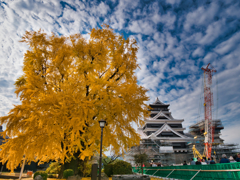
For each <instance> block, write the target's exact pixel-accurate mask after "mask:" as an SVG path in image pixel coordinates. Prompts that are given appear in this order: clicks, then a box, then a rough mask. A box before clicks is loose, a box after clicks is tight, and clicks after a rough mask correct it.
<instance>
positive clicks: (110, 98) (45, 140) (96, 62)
mask: <svg viewBox="0 0 240 180" xmlns="http://www.w3.org/2000/svg"><path fill="white" fill-rule="evenodd" d="M22 42H24V43H27V44H28V46H29V50H27V51H26V53H25V55H24V64H23V75H22V76H21V77H19V78H18V79H17V80H16V82H15V86H16V91H15V93H16V94H17V96H18V97H19V98H20V101H21V104H20V105H15V106H14V108H13V109H11V110H10V112H9V113H8V115H7V116H4V117H1V118H0V122H1V124H6V130H5V131H4V132H3V133H2V134H3V136H6V135H7V136H9V139H7V141H6V142H5V143H4V144H3V145H1V147H0V149H1V151H0V158H1V162H2V163H6V162H7V167H8V168H9V169H14V168H16V167H17V166H18V165H19V164H21V161H22V159H23V156H25V158H26V161H28V162H30V161H38V162H40V163H41V162H47V161H50V160H55V161H57V162H60V163H62V164H64V163H67V162H70V161H71V160H72V159H73V158H78V159H80V160H84V159H86V158H89V157H91V156H93V155H94V154H95V153H96V152H99V141H100V133H101V129H100V127H99V123H98V121H99V120H101V119H104V120H106V122H107V126H106V127H105V128H104V141H103V146H104V147H109V146H111V147H112V149H113V150H114V152H116V153H118V152H122V151H124V150H126V149H127V148H128V147H131V146H134V145H136V144H138V143H139V140H140V137H139V135H138V134H137V133H136V131H135V129H134V128H133V127H132V125H131V123H132V122H135V123H136V124H137V125H142V124H143V120H142V119H143V117H144V116H146V115H147V105H146V104H145V103H144V102H145V101H147V100H148V97H147V96H146V91H147V90H146V89H145V88H144V87H142V86H140V85H138V84H137V78H136V76H135V74H134V73H135V70H136V69H137V68H138V64H137V56H136V54H137V51H138V47H137V42H136V40H134V39H129V38H128V39H124V37H123V36H121V35H118V34H116V33H114V31H113V29H111V28H110V27H109V26H108V25H104V26H103V27H102V28H97V29H92V30H91V33H90V39H88V40H86V39H85V38H83V36H82V35H81V34H74V35H71V36H58V35H56V34H52V35H47V34H46V33H44V32H43V31H42V30H39V31H26V33H25V35H24V36H23V37H22Z"/></svg>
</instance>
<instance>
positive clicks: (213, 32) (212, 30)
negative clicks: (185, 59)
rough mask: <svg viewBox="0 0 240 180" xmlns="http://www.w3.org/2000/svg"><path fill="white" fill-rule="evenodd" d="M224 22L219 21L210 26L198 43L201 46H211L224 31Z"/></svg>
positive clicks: (222, 20) (223, 20)
mask: <svg viewBox="0 0 240 180" xmlns="http://www.w3.org/2000/svg"><path fill="white" fill-rule="evenodd" d="M226 29H227V28H226V20H225V19H221V20H219V21H216V22H214V23H212V24H210V25H209V26H208V28H207V30H206V35H205V36H204V37H203V38H202V39H201V40H200V41H199V43H200V44H202V45H209V44H211V43H212V42H213V41H214V40H215V39H216V38H218V37H219V36H220V35H221V34H223V33H224V32H225V31H226Z"/></svg>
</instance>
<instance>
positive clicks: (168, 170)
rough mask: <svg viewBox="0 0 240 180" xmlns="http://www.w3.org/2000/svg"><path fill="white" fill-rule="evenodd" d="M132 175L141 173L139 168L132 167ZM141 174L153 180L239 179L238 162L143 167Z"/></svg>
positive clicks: (239, 164)
mask: <svg viewBox="0 0 240 180" xmlns="http://www.w3.org/2000/svg"><path fill="white" fill-rule="evenodd" d="M133 172H134V173H141V168H140V167H136V168H135V167H133ZM143 173H144V174H146V175H149V176H151V177H155V178H158V177H159V178H160V177H161V178H173V179H184V180H193V179H194V180H203V179H204V180H210V179H211V180H212V179H224V180H226V179H227V180H232V179H240V162H236V163H225V164H210V165H185V166H166V167H144V168H143Z"/></svg>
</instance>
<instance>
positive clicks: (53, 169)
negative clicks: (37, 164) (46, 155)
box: [46, 162, 61, 174]
mask: <svg viewBox="0 0 240 180" xmlns="http://www.w3.org/2000/svg"><path fill="white" fill-rule="evenodd" d="M60 169H61V165H60V164H59V163H58V162H51V164H50V165H49V167H48V168H47V169H46V172H47V173H48V174H58V173H59V172H60Z"/></svg>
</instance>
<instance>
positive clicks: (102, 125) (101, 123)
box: [98, 119, 106, 180]
mask: <svg viewBox="0 0 240 180" xmlns="http://www.w3.org/2000/svg"><path fill="white" fill-rule="evenodd" d="M98 122H99V126H100V128H101V144H100V158H99V178H98V180H101V169H102V140H103V128H104V126H105V124H106V121H104V120H103V119H102V120H100V121H98Z"/></svg>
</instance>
